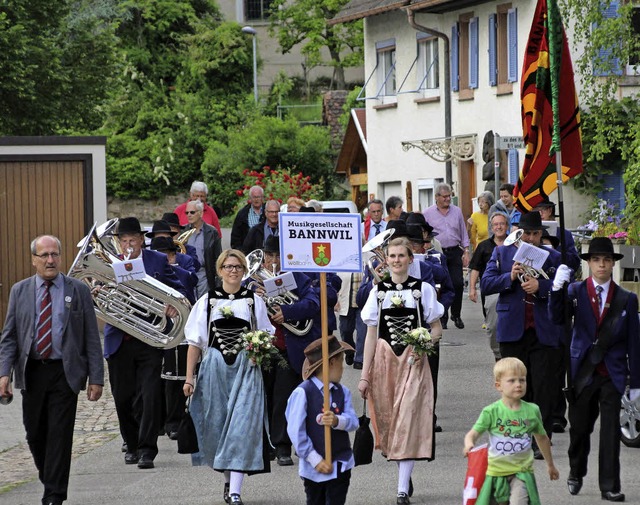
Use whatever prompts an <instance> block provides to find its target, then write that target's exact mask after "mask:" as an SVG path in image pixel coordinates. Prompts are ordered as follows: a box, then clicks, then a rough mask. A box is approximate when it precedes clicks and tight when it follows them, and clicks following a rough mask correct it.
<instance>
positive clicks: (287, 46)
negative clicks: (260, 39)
mask: <svg viewBox="0 0 640 505" xmlns="http://www.w3.org/2000/svg"><path fill="white" fill-rule="evenodd" d="M348 1H349V0H297V1H296V2H290V1H288V0H274V1H273V3H272V4H271V17H270V19H271V26H270V28H269V31H270V33H271V34H272V35H276V36H277V38H278V43H279V44H280V47H281V48H282V52H283V53H288V52H290V51H291V50H292V49H293V47H294V46H296V45H298V44H302V48H301V53H302V54H303V55H304V56H305V58H306V67H307V68H308V69H309V68H313V67H316V66H318V65H323V64H328V65H331V66H333V67H334V69H335V82H336V87H337V89H344V86H345V79H344V69H345V68H347V67H355V66H358V65H361V64H362V62H363V49H362V48H363V43H364V40H363V25H362V21H361V20H360V21H355V22H353V23H344V24H338V25H334V26H331V25H329V24H328V23H327V20H330V19H332V18H333V17H335V15H336V14H337V13H338V12H340V10H341V9H342V7H344V6H345V5H346V4H347V3H348ZM323 49H326V50H328V51H329V55H330V58H331V59H330V61H324V59H323V57H322V50H323Z"/></svg>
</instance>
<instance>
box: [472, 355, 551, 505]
mask: <svg viewBox="0 0 640 505" xmlns="http://www.w3.org/2000/svg"><path fill="white" fill-rule="evenodd" d="M493 375H494V379H495V386H496V389H497V390H498V391H500V393H502V398H501V399H500V400H498V401H497V402H495V403H492V404H491V405H489V406H488V407H485V408H484V409H482V413H481V414H480V417H479V418H478V420H477V421H476V424H474V426H473V428H472V429H471V430H470V431H469V433H467V434H466V436H465V437H464V455H465V456H466V455H467V454H468V453H469V451H470V450H471V449H473V447H474V445H475V443H476V441H477V440H478V437H479V436H480V435H481V434H482V433H483V432H485V431H488V432H489V465H488V468H487V477H486V479H485V481H484V485H483V486H482V489H481V490H480V494H479V495H478V499H477V501H476V504H477V505H489V504H496V503H497V504H503V503H505V504H507V503H508V504H510V505H527V504H529V503H530V504H531V505H536V504H539V503H540V497H539V496H538V489H537V487H536V479H535V476H534V474H533V449H532V448H531V444H532V439H531V435H533V436H534V437H535V439H536V442H537V443H538V447H539V448H540V451H541V452H542V455H543V456H544V459H545V460H546V462H547V471H548V472H549V478H550V479H551V480H557V479H558V477H559V473H558V469H557V468H556V467H555V465H554V464H553V457H552V456H551V443H550V442H549V437H547V434H546V432H545V429H544V426H543V425H542V418H541V417H540V409H539V408H538V406H537V405H536V404H534V403H528V402H525V401H523V400H522V397H523V396H524V395H525V393H526V392H527V368H526V367H525V366H524V363H522V361H520V360H519V359H517V358H503V359H501V360H500V361H498V362H497V363H496V364H495V366H494V368H493Z"/></svg>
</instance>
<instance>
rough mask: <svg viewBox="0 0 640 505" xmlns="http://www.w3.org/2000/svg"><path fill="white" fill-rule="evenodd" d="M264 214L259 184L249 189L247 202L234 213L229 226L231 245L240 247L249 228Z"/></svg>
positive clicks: (262, 193)
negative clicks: (230, 226) (234, 215)
mask: <svg viewBox="0 0 640 505" xmlns="http://www.w3.org/2000/svg"><path fill="white" fill-rule="evenodd" d="M263 216H264V190H263V189H262V188H261V187H260V186H252V187H251V189H249V203H247V205H245V206H244V207H242V208H241V209H240V210H239V211H238V213H237V214H236V218H235V219H234V220H233V227H232V228H231V247H232V248H233V249H242V243H243V242H244V239H245V238H246V237H247V233H249V230H250V229H251V228H253V227H254V226H256V225H257V224H258V223H259V222H260V220H261V219H263Z"/></svg>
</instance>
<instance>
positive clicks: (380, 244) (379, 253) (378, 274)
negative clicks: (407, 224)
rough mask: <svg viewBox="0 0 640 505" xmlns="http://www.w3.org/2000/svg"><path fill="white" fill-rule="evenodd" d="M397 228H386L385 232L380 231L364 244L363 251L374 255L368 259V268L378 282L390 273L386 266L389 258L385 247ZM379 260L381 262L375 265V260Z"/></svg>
mask: <svg viewBox="0 0 640 505" xmlns="http://www.w3.org/2000/svg"><path fill="white" fill-rule="evenodd" d="M395 231H396V230H395V228H390V229H388V230H384V231H383V232H380V233H378V235H376V236H375V237H373V238H372V239H371V240H369V242H367V243H366V244H365V245H363V246H362V252H363V253H366V252H370V253H373V255H372V256H371V257H370V258H369V259H368V260H367V268H368V269H369V272H371V275H372V276H373V278H374V279H375V280H376V283H377V282H381V281H382V279H383V278H384V277H385V275H386V274H387V273H388V271H389V270H388V268H387V267H386V261H387V258H386V257H385V254H384V248H385V247H386V245H387V244H388V243H389V240H391V237H392V236H393V234H394V233H395ZM376 259H377V260H378V262H379V264H378V265H377V268H376V265H374V261H375V260H376Z"/></svg>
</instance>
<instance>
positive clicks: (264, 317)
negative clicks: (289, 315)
mask: <svg viewBox="0 0 640 505" xmlns="http://www.w3.org/2000/svg"><path fill="white" fill-rule="evenodd" d="M254 300H255V312H256V326H257V328H255V329H256V330H264V331H266V332H267V333H270V334H271V335H273V334H274V333H275V331H276V329H275V328H274V326H273V325H272V324H271V321H269V313H268V312H267V305H266V304H265V303H264V300H263V299H262V298H260V297H259V296H255V297H254Z"/></svg>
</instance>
